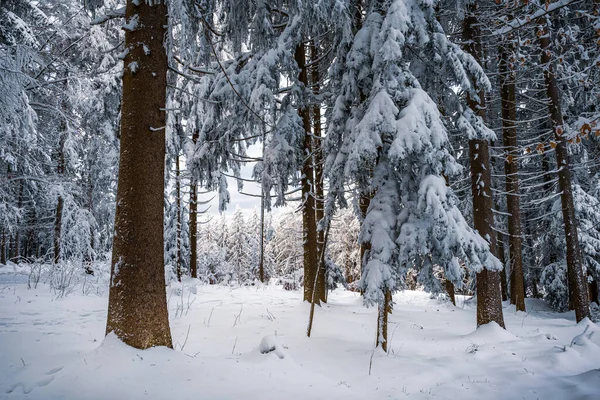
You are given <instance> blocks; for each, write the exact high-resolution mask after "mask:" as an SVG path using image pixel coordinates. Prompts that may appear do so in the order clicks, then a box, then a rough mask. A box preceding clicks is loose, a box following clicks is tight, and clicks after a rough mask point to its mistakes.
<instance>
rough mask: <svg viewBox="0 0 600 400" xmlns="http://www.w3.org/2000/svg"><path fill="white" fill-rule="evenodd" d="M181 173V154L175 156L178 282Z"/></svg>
mask: <svg viewBox="0 0 600 400" xmlns="http://www.w3.org/2000/svg"><path fill="white" fill-rule="evenodd" d="M180 178H181V171H180V168H179V153H177V155H176V156H175V210H176V212H177V227H176V235H177V237H176V242H177V243H176V246H177V255H176V257H177V258H176V260H175V271H176V273H177V280H178V281H179V282H181V275H182V274H181V179H180Z"/></svg>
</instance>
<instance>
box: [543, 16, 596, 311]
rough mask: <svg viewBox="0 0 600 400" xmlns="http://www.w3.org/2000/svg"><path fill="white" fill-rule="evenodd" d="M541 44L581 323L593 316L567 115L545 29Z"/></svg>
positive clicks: (571, 278)
mask: <svg viewBox="0 0 600 400" xmlns="http://www.w3.org/2000/svg"><path fill="white" fill-rule="evenodd" d="M539 33H540V35H539V40H540V47H541V50H542V56H541V61H542V65H543V66H544V82H545V85H546V92H547V96H548V101H549V103H548V108H549V113H550V120H551V121H552V126H553V130H554V140H555V141H556V147H555V149H554V150H555V152H556V165H557V167H558V187H559V189H560V191H561V196H560V200H561V203H562V215H563V221H564V231H565V240H566V244H567V277H568V285H569V292H570V294H571V301H572V303H573V308H574V309H575V318H576V320H577V322H579V321H581V320H582V319H584V318H587V317H589V316H590V309H589V304H588V293H587V288H586V285H585V280H584V277H583V265H582V261H583V260H582V254H581V250H580V248H579V239H578V234H577V219H576V217H575V207H574V204H573V191H572V187H571V170H570V167H569V154H568V151H567V140H566V138H565V135H564V134H563V133H564V128H563V117H562V111H561V109H560V93H559V91H558V83H557V81H556V76H555V75H554V68H553V65H552V62H551V61H552V52H551V42H550V37H549V32H548V30H547V28H545V27H544V28H543V30H542V31H541V32H539Z"/></svg>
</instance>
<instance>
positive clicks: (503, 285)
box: [496, 232, 508, 301]
mask: <svg viewBox="0 0 600 400" xmlns="http://www.w3.org/2000/svg"><path fill="white" fill-rule="evenodd" d="M502 236H504V235H502V234H501V233H500V232H498V235H496V242H497V243H498V259H499V260H500V262H501V263H502V267H503V268H502V271H500V289H502V301H506V300H508V287H507V284H506V257H505V255H504V240H503V238H502Z"/></svg>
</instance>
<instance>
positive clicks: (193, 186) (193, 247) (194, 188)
mask: <svg viewBox="0 0 600 400" xmlns="http://www.w3.org/2000/svg"><path fill="white" fill-rule="evenodd" d="M199 136H200V132H198V131H197V130H195V131H194V133H193V134H192V142H194V146H195V145H196V143H197V142H198V137H199ZM189 223H190V274H191V275H192V278H197V277H198V182H197V181H196V178H195V177H194V176H192V177H191V183H190V222H189Z"/></svg>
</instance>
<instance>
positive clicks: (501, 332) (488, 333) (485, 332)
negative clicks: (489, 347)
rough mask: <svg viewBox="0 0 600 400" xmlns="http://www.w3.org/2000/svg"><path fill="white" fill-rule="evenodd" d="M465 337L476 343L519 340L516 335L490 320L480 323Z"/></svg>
mask: <svg viewBox="0 0 600 400" xmlns="http://www.w3.org/2000/svg"><path fill="white" fill-rule="evenodd" d="M465 338H467V339H470V340H472V341H477V342H478V343H497V342H511V341H514V340H519V338H518V337H516V336H515V335H513V334H512V333H510V332H508V331H507V330H506V329H503V328H502V327H501V326H500V325H498V324H497V323H496V322H490V323H489V324H485V325H480V326H479V327H478V328H477V329H476V330H475V331H474V332H472V333H469V334H468V335H465Z"/></svg>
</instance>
